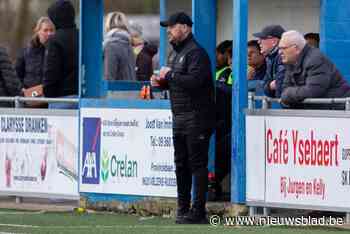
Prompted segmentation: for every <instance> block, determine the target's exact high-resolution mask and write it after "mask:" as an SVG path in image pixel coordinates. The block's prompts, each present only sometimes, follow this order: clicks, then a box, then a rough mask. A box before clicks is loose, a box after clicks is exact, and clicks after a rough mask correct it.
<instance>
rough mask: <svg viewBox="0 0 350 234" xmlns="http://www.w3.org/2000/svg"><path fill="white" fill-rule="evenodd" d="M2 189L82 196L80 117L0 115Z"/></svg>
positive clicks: (0, 180)
mask: <svg viewBox="0 0 350 234" xmlns="http://www.w3.org/2000/svg"><path fill="white" fill-rule="evenodd" d="M0 155H1V157H0V168H1V170H0V191H1V192H4V193H9V194H18V195H20V194H21V193H30V194H49V195H58V196H59V195H64V196H72V197H78V196H79V193H78V173H77V172H78V117H77V116H40V115H18V114H17V115H11V114H8V115H7V114H1V115H0Z"/></svg>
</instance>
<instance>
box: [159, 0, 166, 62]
mask: <svg viewBox="0 0 350 234" xmlns="http://www.w3.org/2000/svg"><path fill="white" fill-rule="evenodd" d="M166 8H167V6H166V0H160V1H159V14H160V15H159V17H160V21H162V20H166V17H167V14H166ZM167 40H168V38H167V32H166V28H164V27H160V39H159V67H162V66H164V65H166V55H167Z"/></svg>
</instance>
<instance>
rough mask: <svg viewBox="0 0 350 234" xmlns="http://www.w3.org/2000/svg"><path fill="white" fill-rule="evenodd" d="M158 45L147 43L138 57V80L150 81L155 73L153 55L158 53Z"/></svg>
mask: <svg viewBox="0 0 350 234" xmlns="http://www.w3.org/2000/svg"><path fill="white" fill-rule="evenodd" d="M157 51H158V48H157V46H154V45H151V44H148V43H145V44H144V46H143V48H142V50H141V52H140V53H139V54H138V55H137V57H136V78H137V80H138V81H149V79H150V77H151V76H152V74H153V60H152V59H153V56H154V55H155V54H157Z"/></svg>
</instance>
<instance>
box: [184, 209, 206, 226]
mask: <svg viewBox="0 0 350 234" xmlns="http://www.w3.org/2000/svg"><path fill="white" fill-rule="evenodd" d="M183 221H184V222H183V224H208V223H209V221H208V218H207V215H206V212H205V211H198V210H194V209H192V210H190V212H188V215H186V216H185V218H184V220H183Z"/></svg>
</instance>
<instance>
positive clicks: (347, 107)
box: [345, 98, 350, 110]
mask: <svg viewBox="0 0 350 234" xmlns="http://www.w3.org/2000/svg"><path fill="white" fill-rule="evenodd" d="M345 110H350V98H346V101H345Z"/></svg>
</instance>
